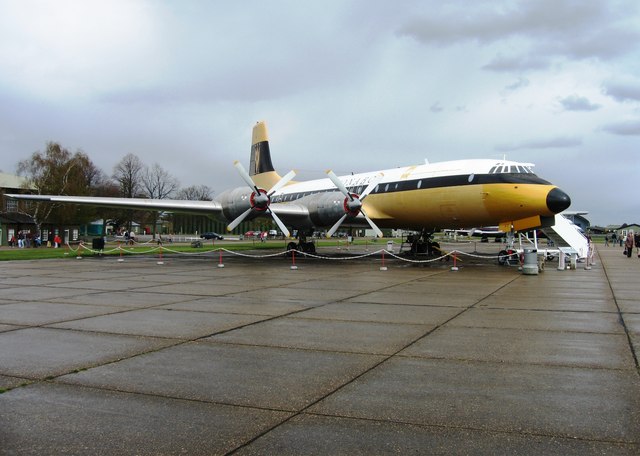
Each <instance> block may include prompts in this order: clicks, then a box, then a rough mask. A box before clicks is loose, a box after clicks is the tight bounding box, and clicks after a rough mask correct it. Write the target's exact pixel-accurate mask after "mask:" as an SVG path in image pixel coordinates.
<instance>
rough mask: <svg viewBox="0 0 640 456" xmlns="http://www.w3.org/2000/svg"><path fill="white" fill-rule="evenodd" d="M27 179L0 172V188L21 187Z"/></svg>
mask: <svg viewBox="0 0 640 456" xmlns="http://www.w3.org/2000/svg"><path fill="white" fill-rule="evenodd" d="M26 183H27V179H25V178H24V177H20V176H15V175H13V174H7V173H2V172H0V188H15V189H18V188H23V187H24V185H25V184H26Z"/></svg>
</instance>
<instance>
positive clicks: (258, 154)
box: [249, 121, 275, 176]
mask: <svg viewBox="0 0 640 456" xmlns="http://www.w3.org/2000/svg"><path fill="white" fill-rule="evenodd" d="M271 171H275V169H274V168H273V164H272V163H271V151H270V150H269V136H268V135H267V124H266V123H264V121H260V122H258V123H257V124H256V125H255V126H254V127H253V135H252V138H251V162H250V164H249V175H251V176H255V175H256V174H262V173H268V172H271Z"/></svg>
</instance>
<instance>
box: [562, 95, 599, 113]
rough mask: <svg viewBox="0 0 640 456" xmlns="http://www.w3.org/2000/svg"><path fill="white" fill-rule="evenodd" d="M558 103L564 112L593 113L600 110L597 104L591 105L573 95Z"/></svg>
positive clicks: (587, 101)
mask: <svg viewBox="0 0 640 456" xmlns="http://www.w3.org/2000/svg"><path fill="white" fill-rule="evenodd" d="M558 101H559V102H560V104H561V105H562V107H563V108H564V109H565V110H566V111H595V110H597V109H600V108H601V106H600V105H599V104H596V103H591V102H590V101H589V99H588V98H586V97H581V96H578V95H575V94H574V95H569V96H568V97H565V98H560V99H559V100H558Z"/></svg>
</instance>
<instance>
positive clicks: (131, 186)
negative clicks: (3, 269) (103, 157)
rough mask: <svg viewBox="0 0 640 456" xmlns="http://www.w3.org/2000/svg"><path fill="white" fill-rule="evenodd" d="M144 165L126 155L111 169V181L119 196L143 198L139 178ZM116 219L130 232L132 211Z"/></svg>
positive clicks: (136, 157) (134, 156)
mask: <svg viewBox="0 0 640 456" xmlns="http://www.w3.org/2000/svg"><path fill="white" fill-rule="evenodd" d="M143 170H144V165H143V164H142V161H140V159H139V158H138V156H137V155H134V154H127V155H125V156H124V157H123V158H122V160H120V161H119V162H118V163H117V164H116V166H114V167H113V179H114V180H115V181H116V183H117V184H118V186H119V187H120V196H123V197H125V198H136V197H138V196H143V195H141V194H140V191H141V176H142V172H143ZM118 218H122V219H124V220H123V221H124V222H125V224H126V225H127V226H128V228H129V231H131V222H132V221H133V218H134V211H132V210H127V211H124V212H123V213H122V215H121V216H120V217H118Z"/></svg>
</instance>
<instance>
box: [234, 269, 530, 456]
mask: <svg viewBox="0 0 640 456" xmlns="http://www.w3.org/2000/svg"><path fill="white" fill-rule="evenodd" d="M445 272H446V271H443V273H445ZM517 279H518V276H516V277H514V278H513V279H511V280H509V281H508V282H507V283H505V284H503V285H501V286H500V287H498V288H497V289H495V290H493V291H492V292H491V293H489V294H487V295H486V296H485V297H483V298H482V299H480V300H478V301H476V302H475V303H473V304H471V305H470V306H468V307H466V308H464V309H462V310H461V311H460V312H458V313H457V314H456V315H454V316H453V317H451V318H449V319H448V320H446V321H445V322H443V323H441V324H439V325H438V326H436V327H434V328H432V329H430V330H428V331H427V332H426V333H424V334H422V335H421V336H418V337H417V338H415V339H414V340H413V341H411V342H409V343H408V344H405V345H404V346H403V347H400V348H399V349H398V350H396V351H395V352H394V353H391V354H390V355H383V358H382V359H381V360H380V361H378V362H377V363H374V364H373V365H372V366H371V367H369V368H368V369H365V370H363V371H362V372H361V373H360V374H358V375H356V376H355V377H353V378H352V379H350V380H347V381H345V382H344V383H343V384H341V385H338V386H337V387H336V388H334V389H333V390H332V391H330V392H328V393H326V394H324V395H323V396H322V397H319V398H318V399H316V400H315V401H313V402H311V403H309V404H307V405H306V406H305V407H303V408H301V409H300V410H298V411H297V412H296V413H294V414H293V415H291V416H290V417H289V418H286V419H284V420H283V421H282V422H280V423H278V424H276V425H274V426H271V427H270V428H269V429H265V431H264V432H262V433H260V434H258V435H256V436H254V437H253V438H251V439H249V440H248V441H247V442H245V443H243V444H241V445H239V446H238V447H236V448H234V449H233V450H231V451H229V452H228V453H227V454H228V455H231V454H234V453H236V452H237V451H239V450H241V449H242V448H245V447H246V446H248V445H250V444H251V443H253V442H255V441H256V440H258V439H259V438H261V437H263V436H265V435H267V434H268V433H269V432H271V431H273V430H274V429H276V428H277V427H279V426H281V425H283V424H285V423H287V422H289V421H290V420H291V419H293V418H295V417H297V416H300V415H302V414H303V413H306V410H308V409H309V408H311V407H313V406H314V405H316V404H318V403H319V402H321V401H323V400H324V399H326V398H328V397H329V396H331V395H333V394H335V393H337V392H338V391H340V390H341V389H343V388H345V387H346V386H348V385H350V384H352V383H353V382H355V381H356V380H358V379H359V378H361V377H362V376H364V375H366V374H367V373H369V372H371V371H373V370H374V369H376V368H378V367H380V366H381V365H382V364H384V363H386V362H387V361H389V360H390V359H391V358H393V357H395V356H397V355H398V353H400V352H401V351H403V350H405V349H407V348H409V347H410V346H412V345H413V344H415V343H417V342H418V341H419V340H422V339H423V338H425V337H427V336H428V335H430V334H432V333H433V332H434V331H436V330H437V329H438V328H440V327H442V326H443V325H445V324H447V323H448V322H450V321H451V320H453V319H454V318H457V317H459V316H460V315H462V314H463V313H465V312H466V311H468V310H469V309H472V308H473V307H475V306H476V305H477V304H479V303H481V302H482V301H484V300H485V299H487V298H488V297H489V296H492V295H493V294H495V293H496V292H498V291H500V290H501V289H503V288H504V287H506V286H507V285H509V284H511V283H513V282H514V281H515V280H517ZM415 280H418V278H416V279H412V280H408V281H407V282H405V283H410V282H412V281H415Z"/></svg>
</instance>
